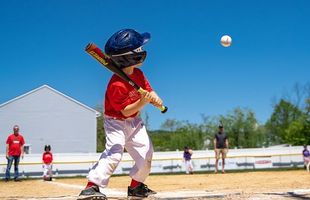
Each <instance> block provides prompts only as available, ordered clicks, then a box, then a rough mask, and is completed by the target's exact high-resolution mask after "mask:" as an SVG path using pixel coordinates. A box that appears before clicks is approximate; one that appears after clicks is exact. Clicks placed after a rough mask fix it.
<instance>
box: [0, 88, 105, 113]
mask: <svg viewBox="0 0 310 200" xmlns="http://www.w3.org/2000/svg"><path fill="white" fill-rule="evenodd" d="M44 88H47V89H49V90H51V91H53V92H55V93H57V94H59V95H61V96H63V97H65V98H67V99H69V100H70V101H72V102H73V103H76V104H78V105H79V106H82V107H84V108H85V109H87V110H90V111H92V112H94V113H95V114H96V116H97V117H99V116H100V115H101V114H100V112H98V111H96V110H94V109H92V108H90V107H89V106H87V105H85V104H82V103H81V102H79V101H77V100H75V99H73V98H71V97H69V96H67V95H65V94H63V93H61V92H59V91H58V90H56V89H54V88H52V87H50V86H48V85H42V86H41V87H38V88H36V89H34V90H31V91H30V92H27V93H25V94H23V95H20V96H18V97H15V98H14V99H11V100H9V101H7V102H5V103H3V104H0V108H1V107H4V106H6V105H8V104H10V103H12V102H14V101H17V100H19V99H22V98H24V97H26V96H28V95H30V94H33V93H35V92H37V91H39V90H41V89H44Z"/></svg>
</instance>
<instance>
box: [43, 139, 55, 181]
mask: <svg viewBox="0 0 310 200" xmlns="http://www.w3.org/2000/svg"><path fill="white" fill-rule="evenodd" d="M42 161H43V180H44V181H51V180H52V176H53V172H52V168H53V164H52V162H53V154H52V152H51V146H50V145H45V147H44V153H43V156H42Z"/></svg>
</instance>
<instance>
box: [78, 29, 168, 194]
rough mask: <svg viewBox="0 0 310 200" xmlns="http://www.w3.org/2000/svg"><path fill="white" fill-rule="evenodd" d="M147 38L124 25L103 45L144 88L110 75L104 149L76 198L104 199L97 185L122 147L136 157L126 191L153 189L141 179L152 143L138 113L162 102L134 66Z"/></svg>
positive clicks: (110, 170)
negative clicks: (141, 89)
mask: <svg viewBox="0 0 310 200" xmlns="http://www.w3.org/2000/svg"><path fill="white" fill-rule="evenodd" d="M149 39H150V34H149V33H143V34H140V33H138V32H136V31H135V30H132V29H123V30H120V31H118V32H116V33H115V34H114V35H112V37H111V38H110V39H109V40H108V41H107V43H106V45H105V52H106V54H108V55H109V56H110V58H111V59H112V61H113V62H114V63H115V64H116V65H117V66H118V67H119V68H120V69H122V70H123V71H124V72H125V73H126V74H127V75H128V76H129V77H130V78H131V79H132V80H133V81H134V82H136V83H137V84H138V85H140V86H141V87H142V88H143V89H144V90H146V92H145V93H144V94H140V93H139V92H137V91H136V90H135V89H134V88H133V87H132V86H131V85H130V84H129V83H127V82H126V81H124V80H123V79H121V78H120V77H118V76H117V75H113V76H112V78H111V80H110V82H109V84H108V87H107V90H106V94H105V109H104V110H105V112H104V114H105V120H104V128H105V133H106V149H105V151H104V152H103V153H102V155H101V157H100V159H99V161H98V162H97V163H96V164H95V165H94V166H93V168H92V169H91V170H90V172H89V174H88V184H87V186H86V188H85V189H84V190H82V192H81V193H80V195H79V197H78V199H83V200H85V199H101V200H102V199H106V196H105V195H104V194H102V193H101V192H100V191H99V187H102V188H104V187H106V186H107V185H108V182H109V179H110V176H111V175H112V174H113V172H114V170H115V169H116V167H117V166H118V164H119V162H120V161H121V159H122V155H123V152H124V149H125V148H126V150H127V152H128V153H129V154H130V156H131V157H132V158H133V160H134V161H135V164H134V166H133V167H132V169H131V171H130V174H129V176H130V177H131V178H132V180H131V184H130V186H128V192H127V195H128V196H129V197H142V198H143V197H147V196H148V195H151V194H155V193H156V192H154V191H153V190H151V189H149V188H148V187H147V186H146V185H145V184H144V183H143V182H144V181H145V179H146V178H147V177H148V175H149V172H150V170H151V162H152V156H153V145H152V142H151V140H150V138H149V136H148V134H147V131H146V128H145V126H144V123H143V121H142V119H141V118H140V116H139V114H140V110H142V108H143V107H144V106H145V105H146V104H148V103H152V104H153V105H155V106H162V104H163V102H162V100H161V99H160V98H159V97H158V95H157V94H156V93H155V92H154V91H153V89H152V87H151V86H150V84H149V82H148V80H147V79H146V77H145V76H144V74H143V72H142V71H141V70H140V69H138V68H137V67H139V66H140V65H142V63H143V61H144V59H145V58H146V51H143V49H142V47H143V45H144V44H145V43H146V42H147V41H148V40H149Z"/></svg>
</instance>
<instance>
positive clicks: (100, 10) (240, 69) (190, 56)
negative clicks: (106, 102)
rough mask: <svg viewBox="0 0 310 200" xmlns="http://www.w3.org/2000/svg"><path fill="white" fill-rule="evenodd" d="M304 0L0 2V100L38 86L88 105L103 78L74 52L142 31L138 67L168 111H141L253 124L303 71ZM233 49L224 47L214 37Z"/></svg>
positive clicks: (157, 116)
mask: <svg viewBox="0 0 310 200" xmlns="http://www.w3.org/2000/svg"><path fill="white" fill-rule="evenodd" d="M309 7H310V1H306V0H304V1H303V0H298V1H293V0H289V1H288V0H281V1H280V0H279V1H276V0H271V1H254V0H253V1H248V0H243V1H242V0H236V1H225V0H224V1H207V0H200V1H198V0H193V1H184V0H178V1H177V0H175V1H172V0H171V1H167V0H166V1H163V0H157V1H129V0H114V1H105V0H93V1H86V0H74V1H73V0H66V1H60V0H47V1H40V0H30V1H17V0H11V1H1V2H0V34H1V37H0V44H1V49H0V55H1V59H0V94H1V95H0V104H1V103H4V102H6V101H8V100H10V99H12V98H15V97H17V96H19V95H21V94H24V93H25V92H28V91H30V90H32V89H35V88H37V87H39V86H41V85H43V84H48V85H49V86H51V87H53V88H55V89H57V90H59V91H60V92H62V93H65V94H66V95H68V96H71V97H73V98H75V99H77V100H78V101H80V102H82V103H84V104H86V105H88V106H90V107H95V106H96V105H100V104H102V102H103V98H104V93H105V89H106V84H107V82H108V80H109V79H110V76H111V73H110V72H109V71H107V70H106V69H104V68H102V67H101V66H100V65H99V64H97V63H96V62H95V61H94V60H93V59H92V58H91V57H90V56H89V55H87V54H86V53H85V52H84V47H85V46H86V44H87V43H89V42H95V43H96V44H97V45H98V46H100V47H101V48H103V47H104V44H105V42H106V40H107V39H108V38H109V37H110V36H111V35H112V34H113V33H114V32H116V31H117V30H119V29H122V28H133V29H136V30H138V31H140V32H150V33H151V35H152V38H151V40H150V42H149V43H148V44H147V46H146V48H145V49H146V50H147V51H148V57H147V59H146V62H145V63H144V65H143V66H142V68H141V69H142V70H143V71H144V73H145V74H146V76H147V77H148V79H149V81H150V82H151V84H152V86H153V88H154V89H155V90H156V92H157V93H158V94H159V95H160V96H161V97H162V99H163V100H164V102H165V104H166V105H167V106H168V107H169V111H168V112H167V113H166V114H161V113H160V112H159V111H158V110H157V109H155V108H153V107H152V106H147V107H146V108H145V110H144V111H145V112H147V113H148V114H149V117H150V127H151V128H152V129H157V128H159V127H160V125H161V124H162V123H163V122H164V121H165V120H166V119H176V120H188V121H190V122H193V123H200V122H201V114H204V115H209V116H217V115H220V114H222V115H225V114H227V113H228V112H230V111H232V110H233V109H234V108H236V107H242V108H250V109H252V110H253V111H254V112H255V113H256V116H257V119H258V120H259V122H260V123H264V122H265V121H266V120H267V119H268V118H269V116H270V115H271V113H272V99H273V98H274V97H281V95H283V93H284V92H285V91H287V90H289V89H290V88H292V86H293V85H294V84H295V83H296V82H298V83H301V84H305V83H306V82H308V81H309V77H310V76H309V74H310V59H309V56H310V37H309V36H310V26H309V21H310V12H309ZM224 34H228V35H231V37H232V39H233V45H232V46H231V47H229V48H224V47H222V46H221V45H220V43H219V41H220V38H221V36H222V35H224Z"/></svg>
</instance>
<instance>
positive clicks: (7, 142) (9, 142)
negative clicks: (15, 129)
mask: <svg viewBox="0 0 310 200" xmlns="http://www.w3.org/2000/svg"><path fill="white" fill-rule="evenodd" d="M6 144H11V137H10V136H9V137H8V139H7V140H6Z"/></svg>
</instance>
